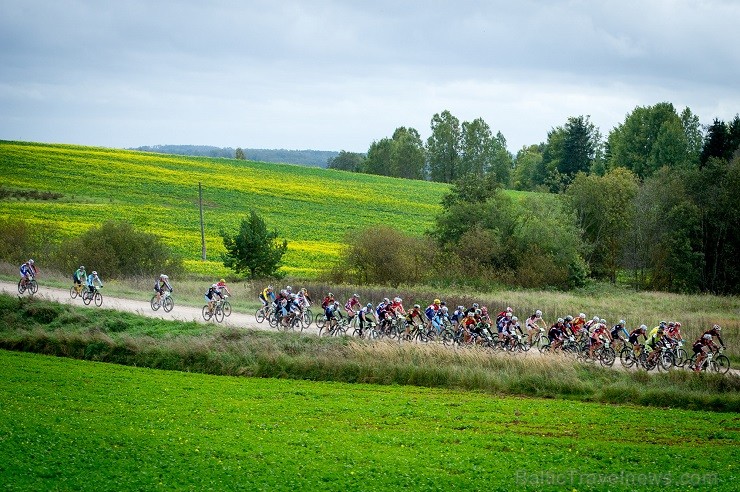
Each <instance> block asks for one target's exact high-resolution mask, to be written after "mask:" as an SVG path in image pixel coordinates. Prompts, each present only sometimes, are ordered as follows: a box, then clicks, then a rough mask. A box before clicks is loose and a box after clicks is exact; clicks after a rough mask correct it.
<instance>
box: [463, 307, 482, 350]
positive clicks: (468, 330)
mask: <svg viewBox="0 0 740 492" xmlns="http://www.w3.org/2000/svg"><path fill="white" fill-rule="evenodd" d="M460 324H461V325H462V328H463V330H465V331H464V340H465V343H470V338H471V337H472V334H473V332H474V331H475V327H476V325H477V324H478V320H476V319H475V311H470V310H469V311H468V312H467V314H466V315H465V317H464V318H463V319H462V321H461V322H460Z"/></svg>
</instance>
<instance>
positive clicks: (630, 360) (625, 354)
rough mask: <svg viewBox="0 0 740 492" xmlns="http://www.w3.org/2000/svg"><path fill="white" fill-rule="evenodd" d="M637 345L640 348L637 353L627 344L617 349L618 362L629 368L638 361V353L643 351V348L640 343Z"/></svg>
mask: <svg viewBox="0 0 740 492" xmlns="http://www.w3.org/2000/svg"><path fill="white" fill-rule="evenodd" d="M638 347H639V348H640V350H639V351H638V353H635V349H634V348H633V347H632V346H630V345H629V344H627V345H625V346H624V348H622V350H620V351H619V362H620V363H621V364H622V366H623V367H625V368H627V369H629V368H630V367H632V366H634V365H635V364H637V363H639V354H642V353H644V351H645V350H644V347H643V346H642V345H638Z"/></svg>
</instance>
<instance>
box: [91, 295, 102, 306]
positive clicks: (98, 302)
mask: <svg viewBox="0 0 740 492" xmlns="http://www.w3.org/2000/svg"><path fill="white" fill-rule="evenodd" d="M93 299H94V300H95V305H96V306H98V307H100V306H102V305H103V294H101V293H100V292H95V294H94V295H93Z"/></svg>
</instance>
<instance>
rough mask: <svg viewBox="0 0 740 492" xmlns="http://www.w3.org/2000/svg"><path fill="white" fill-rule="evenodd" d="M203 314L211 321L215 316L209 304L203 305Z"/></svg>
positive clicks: (204, 317)
mask: <svg viewBox="0 0 740 492" xmlns="http://www.w3.org/2000/svg"><path fill="white" fill-rule="evenodd" d="M201 314H203V319H204V320H206V321H209V320H210V319H211V317H212V316H213V313H212V312H211V311H210V310H209V309H208V304H206V305H205V306H203V311H202V313H201Z"/></svg>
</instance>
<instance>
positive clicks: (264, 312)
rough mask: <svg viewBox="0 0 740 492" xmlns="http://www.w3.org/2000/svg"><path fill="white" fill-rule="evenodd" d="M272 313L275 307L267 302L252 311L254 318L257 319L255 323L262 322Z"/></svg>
mask: <svg viewBox="0 0 740 492" xmlns="http://www.w3.org/2000/svg"><path fill="white" fill-rule="evenodd" d="M274 313H275V308H274V307H273V306H271V305H269V304H266V305H264V306H262V307H261V308H259V309H258V310H257V311H256V312H255V313H254V319H255V320H256V321H257V323H262V322H263V321H265V320H266V319H269V318H270V316H272V315H273V314H274Z"/></svg>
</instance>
